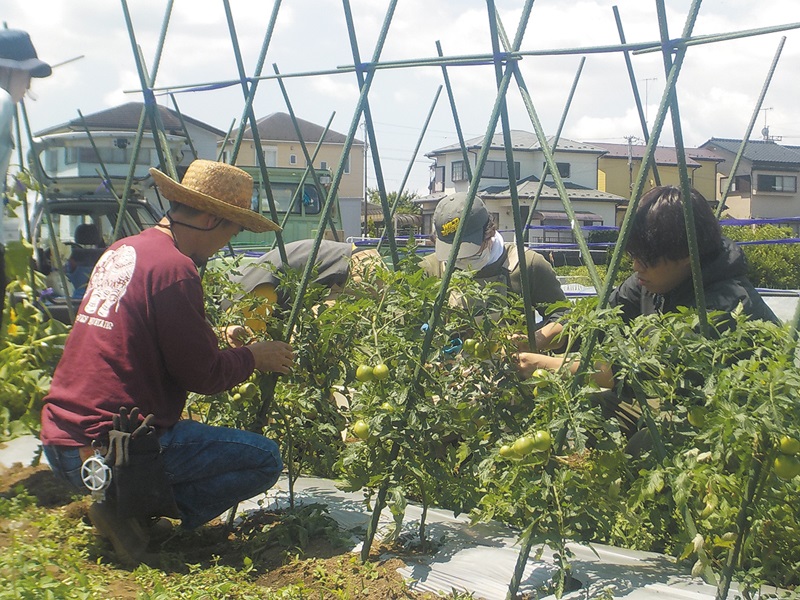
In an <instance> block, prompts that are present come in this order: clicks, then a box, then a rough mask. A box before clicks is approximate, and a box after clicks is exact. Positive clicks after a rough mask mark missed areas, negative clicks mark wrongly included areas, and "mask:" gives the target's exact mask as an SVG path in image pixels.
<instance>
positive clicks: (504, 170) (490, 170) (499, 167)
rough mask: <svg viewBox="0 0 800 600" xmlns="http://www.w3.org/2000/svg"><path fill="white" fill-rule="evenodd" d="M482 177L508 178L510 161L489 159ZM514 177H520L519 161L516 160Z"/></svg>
mask: <svg viewBox="0 0 800 600" xmlns="http://www.w3.org/2000/svg"><path fill="white" fill-rule="evenodd" d="M481 177H485V178H487V179H508V163H506V161H504V160H487V161H486V164H485V165H484V166H483V172H482V173H481ZM514 179H515V180H517V179H519V163H518V162H514Z"/></svg>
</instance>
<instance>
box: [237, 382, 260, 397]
mask: <svg viewBox="0 0 800 600" xmlns="http://www.w3.org/2000/svg"><path fill="white" fill-rule="evenodd" d="M239 393H240V394H241V395H242V397H243V398H248V399H249V398H253V397H254V396H255V395H256V394H257V393H258V386H257V385H256V384H255V383H253V382H252V381H248V382H246V383H243V384H242V385H240V386H239Z"/></svg>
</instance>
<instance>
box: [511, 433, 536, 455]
mask: <svg viewBox="0 0 800 600" xmlns="http://www.w3.org/2000/svg"><path fill="white" fill-rule="evenodd" d="M535 444H536V442H534V439H533V438H532V437H530V436H527V435H523V436H522V437H521V438H517V439H516V441H515V442H514V443H513V444H512V445H511V449H512V450H513V451H514V454H516V455H517V456H519V457H523V456H528V454H530V453H531V452H533V449H534V447H535Z"/></svg>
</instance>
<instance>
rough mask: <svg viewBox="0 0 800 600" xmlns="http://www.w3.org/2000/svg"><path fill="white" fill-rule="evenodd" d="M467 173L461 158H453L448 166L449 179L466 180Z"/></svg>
mask: <svg viewBox="0 0 800 600" xmlns="http://www.w3.org/2000/svg"><path fill="white" fill-rule="evenodd" d="M466 180H467V173H466V170H465V169H464V161H463V160H454V161H453V164H452V165H451V166H450V181H466Z"/></svg>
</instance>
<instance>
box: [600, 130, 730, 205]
mask: <svg viewBox="0 0 800 600" xmlns="http://www.w3.org/2000/svg"><path fill="white" fill-rule="evenodd" d="M592 144H593V145H594V146H597V147H598V148H603V149H604V150H606V153H605V154H603V155H602V156H601V157H600V160H599V161H598V165H597V170H598V174H597V186H598V188H599V189H601V190H603V191H606V192H609V193H611V194H616V195H618V196H623V197H624V198H630V196H631V189H632V188H633V184H634V182H635V181H636V178H637V177H638V176H639V171H640V169H641V168H642V157H643V156H644V151H645V148H646V147H645V146H644V145H642V144H633V143H630V144H606V143H597V142H592ZM684 151H685V154H686V167H687V169H688V173H689V181H690V182H691V185H692V187H693V188H695V189H696V190H697V191H699V192H700V193H701V194H703V197H705V198H706V200H708V201H709V202H714V201H715V200H716V199H717V192H716V190H717V165H719V164H720V163H721V162H723V160H724V159H723V158H722V157H721V156H719V155H717V154H716V153H714V152H712V151H711V150H710V149H706V148H685V149H684ZM654 161H655V164H656V169H655V173H658V181H659V182H660V183H661V185H675V186H679V185H680V172H679V169H678V156H677V153H676V150H675V148H671V147H666V146H657V147H656V150H655V155H654ZM655 173H654V172H653V169H652V168H651V169H650V171H649V172H648V173H647V181H646V182H645V187H644V191H647V190H649V189H650V188H652V187H654V186H655V185H656V177H655Z"/></svg>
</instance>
